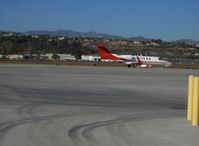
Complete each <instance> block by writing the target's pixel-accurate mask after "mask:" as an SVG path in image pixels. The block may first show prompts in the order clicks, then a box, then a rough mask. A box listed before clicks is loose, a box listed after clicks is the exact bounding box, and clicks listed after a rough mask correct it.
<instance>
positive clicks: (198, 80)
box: [192, 77, 199, 126]
mask: <svg viewBox="0 0 199 146" xmlns="http://www.w3.org/2000/svg"><path fill="white" fill-rule="evenodd" d="M198 114H199V77H194V88H193V115H192V125H193V126H198V125H199V119H198V118H199V115H198Z"/></svg>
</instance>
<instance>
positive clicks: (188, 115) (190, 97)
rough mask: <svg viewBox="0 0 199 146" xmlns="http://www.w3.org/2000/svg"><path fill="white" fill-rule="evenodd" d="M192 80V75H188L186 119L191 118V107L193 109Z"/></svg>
mask: <svg viewBox="0 0 199 146" xmlns="http://www.w3.org/2000/svg"><path fill="white" fill-rule="evenodd" d="M193 80H194V76H193V75H190V76H189V81H188V103H187V120H190V121H191V120H192V109H193Z"/></svg>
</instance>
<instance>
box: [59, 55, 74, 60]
mask: <svg viewBox="0 0 199 146" xmlns="http://www.w3.org/2000/svg"><path fill="white" fill-rule="evenodd" d="M57 55H58V56H59V57H60V59H59V60H62V61H67V60H76V58H75V56H73V55H71V54H57Z"/></svg>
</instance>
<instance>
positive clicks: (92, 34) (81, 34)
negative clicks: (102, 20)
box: [23, 30, 152, 41]
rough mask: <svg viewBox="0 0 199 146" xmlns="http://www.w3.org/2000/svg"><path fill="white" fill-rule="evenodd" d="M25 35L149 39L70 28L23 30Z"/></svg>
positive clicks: (146, 39)
mask: <svg viewBox="0 0 199 146" xmlns="http://www.w3.org/2000/svg"><path fill="white" fill-rule="evenodd" d="M23 34H26V35H49V36H64V37H81V38H105V39H119V40H132V41H151V40H152V39H148V38H145V37H142V36H137V37H131V38H125V37H122V36H118V35H110V34H105V33H97V32H93V31H91V32H77V31H72V30H57V31H27V32H23Z"/></svg>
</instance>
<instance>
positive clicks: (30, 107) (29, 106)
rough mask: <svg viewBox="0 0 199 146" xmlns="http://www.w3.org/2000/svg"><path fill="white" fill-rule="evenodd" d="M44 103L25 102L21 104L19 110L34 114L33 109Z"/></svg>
mask: <svg viewBox="0 0 199 146" xmlns="http://www.w3.org/2000/svg"><path fill="white" fill-rule="evenodd" d="M42 105H44V104H42V103H31V104H25V105H23V106H20V107H19V108H17V112H19V113H20V114H21V113H24V112H25V113H28V114H32V111H33V109H35V108H37V107H39V106H42Z"/></svg>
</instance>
